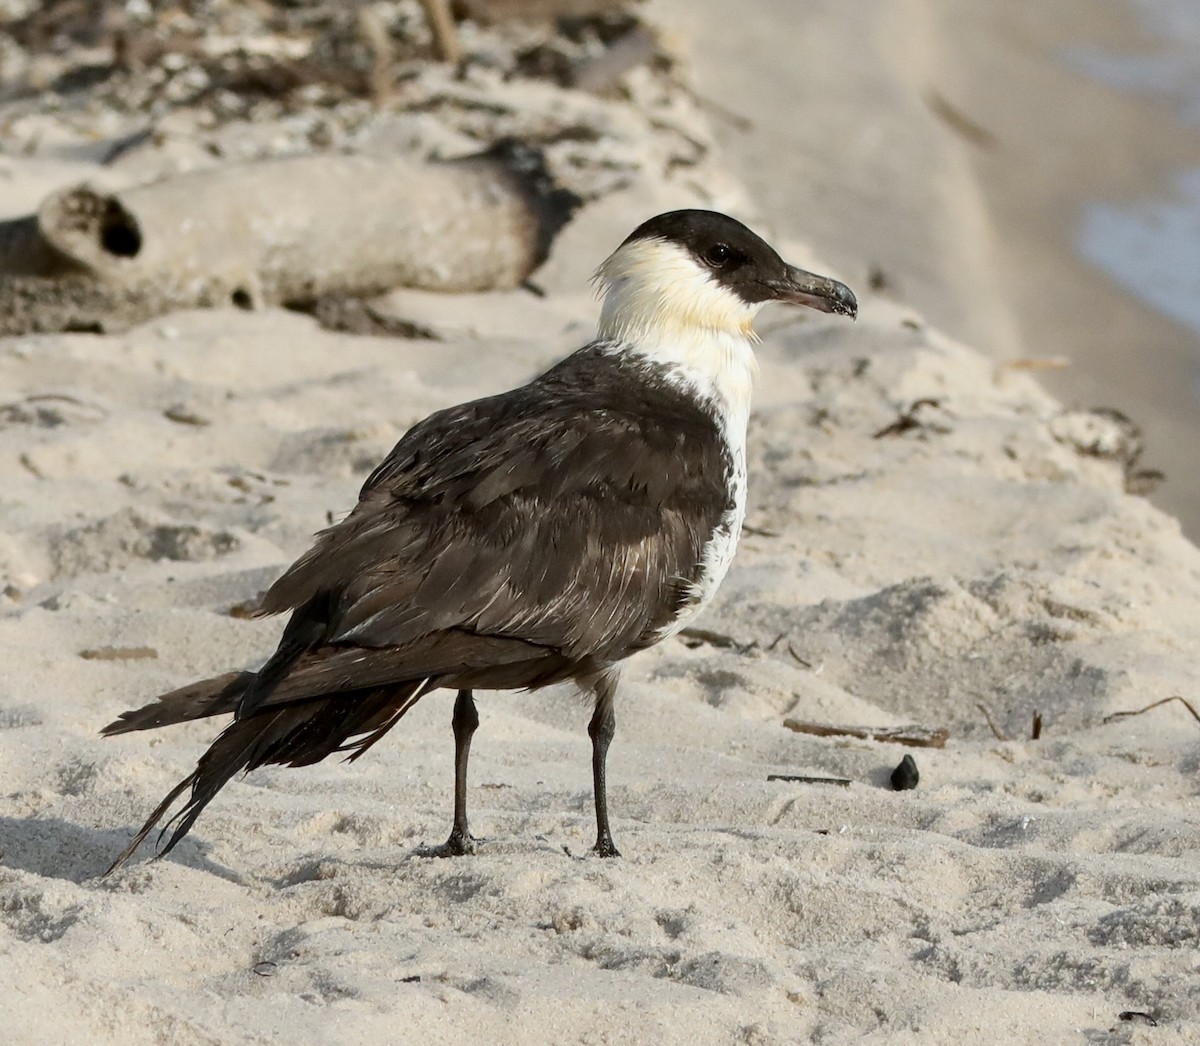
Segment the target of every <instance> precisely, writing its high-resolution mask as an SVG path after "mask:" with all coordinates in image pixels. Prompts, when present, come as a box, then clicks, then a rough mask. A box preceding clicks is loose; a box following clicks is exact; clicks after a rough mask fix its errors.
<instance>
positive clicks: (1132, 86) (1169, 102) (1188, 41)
mask: <svg viewBox="0 0 1200 1046" xmlns="http://www.w3.org/2000/svg"><path fill="white" fill-rule="evenodd" d="M1128 2H1129V5H1130V8H1131V9H1132V10H1133V11H1134V12H1135V14H1136V15H1137V16H1138V18H1139V19H1140V20H1141V22H1142V24H1143V26H1144V27H1145V29H1146V31H1147V32H1148V33H1149V34H1150V36H1151V37H1152V38H1153V39H1154V40H1155V45H1154V46H1153V47H1152V48H1151V49H1149V50H1146V49H1142V50H1141V51H1140V53H1126V52H1118V51H1112V50H1107V49H1104V48H1098V47H1082V46H1078V47H1070V48H1067V49H1066V50H1065V51H1064V58H1065V60H1066V61H1067V63H1068V64H1070V65H1071V66H1072V67H1073V68H1076V69H1079V70H1080V71H1082V72H1084V73H1086V74H1088V75H1090V76H1093V77H1095V78H1096V79H1097V80H1100V81H1102V82H1103V83H1106V84H1109V85H1110V86H1113V87H1117V88H1120V89H1122V90H1127V91H1132V92H1137V93H1139V94H1141V95H1143V96H1149V97H1152V98H1154V99H1156V100H1158V101H1159V103H1160V104H1161V106H1162V113H1163V120H1164V122H1167V123H1170V124H1173V125H1175V129H1176V131H1177V133H1179V134H1181V135H1196V136H1198V137H1200V0H1128ZM1171 183H1172V187H1171V190H1170V191H1169V192H1168V193H1165V194H1156V195H1154V196H1148V197H1143V198H1141V199H1134V200H1132V201H1129V200H1126V201H1122V202H1119V203H1114V202H1111V201H1092V202H1090V203H1087V204H1085V205H1084V207H1083V209H1082V214H1081V217H1080V221H1079V226H1078V231H1077V235H1076V249H1077V250H1078V252H1079V254H1080V255H1081V256H1082V257H1083V258H1084V259H1085V260H1086V261H1088V262H1089V263H1090V264H1092V265H1095V266H1096V267H1097V268H1100V269H1102V270H1103V271H1104V272H1106V273H1107V274H1108V275H1109V276H1110V277H1111V278H1112V279H1113V280H1115V281H1116V282H1117V283H1118V284H1120V285H1121V286H1122V287H1124V288H1125V289H1126V290H1128V291H1129V292H1130V293H1132V294H1134V295H1136V296H1137V297H1138V298H1139V299H1141V300H1142V301H1143V302H1145V303H1147V304H1148V305H1150V306H1152V307H1153V308H1155V309H1157V310H1158V311H1159V312H1161V313H1163V314H1164V315H1166V316H1169V317H1170V318H1171V319H1173V320H1175V321H1176V322H1177V323H1181V324H1184V325H1186V326H1187V327H1188V328H1190V329H1191V330H1194V331H1196V332H1197V333H1198V334H1200V169H1192V170H1181V171H1178V172H1176V173H1175V174H1174V176H1173V177H1172V179H1171ZM1198 353H1200V346H1198Z"/></svg>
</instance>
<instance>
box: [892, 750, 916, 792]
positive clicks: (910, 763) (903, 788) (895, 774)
mask: <svg viewBox="0 0 1200 1046" xmlns="http://www.w3.org/2000/svg"><path fill="white" fill-rule="evenodd" d="M920 780H921V774H920V772H919V771H918V770H917V761H916V760H915V759H913V757H912V756H911V755H906V756H905V757H904V758H903V759H901V760H900V765H899V766H898V767H896V769H895V770H893V771H892V787H893V788H894V789H895V790H896V791H897V792H907V791H908V790H909V789H910V788H916V787H917V782H918V781H920Z"/></svg>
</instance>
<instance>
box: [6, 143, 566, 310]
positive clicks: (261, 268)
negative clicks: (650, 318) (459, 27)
mask: <svg viewBox="0 0 1200 1046" xmlns="http://www.w3.org/2000/svg"><path fill="white" fill-rule="evenodd" d="M579 203H580V200H579V198H578V197H577V196H575V195H574V194H573V193H571V192H569V191H568V190H565V189H560V188H558V187H556V186H555V185H554V183H553V181H552V179H551V178H550V176H549V175H548V174H547V172H546V169H545V166H544V164H543V161H542V155H541V153H540V152H538V151H537V150H536V149H533V148H532V147H529V146H526V145H524V144H522V143H519V142H513V141H504V142H501V143H499V144H497V145H496V146H493V147H492V148H491V149H489V150H488V151H487V152H485V153H481V154H479V155H477V156H471V157H466V158H464V159H461V160H454V161H450V162H446V163H430V164H420V163H414V162H409V161H404V160H398V159H374V158H371V157H366V156H334V155H329V156H300V157H291V158H287V159H279V160H267V161H259V162H255V163H247V164H239V165H232V166H229V167H222V168H217V169H213V170H206V171H196V172H192V173H190V174H185V175H181V176H179V177H176V178H168V179H166V180H164V181H160V182H155V183H152V184H150V185H145V186H141V187H139V188H135V189H129V190H127V191H122V192H119V193H103V192H100V191H97V190H96V189H93V188H92V187H90V186H87V185H82V186H78V187H76V188H73V189H67V190H64V191H62V192H58V193H55V194H53V195H51V196H50V197H48V198H47V199H46V200H45V201H44V202H43V203H42V205H41V206H40V207H39V209H38V211H37V213H36V214H33V215H28V216H26V217H23V218H19V219H16V220H14V221H9V222H0V334H21V333H25V332H28V331H51V330H95V331H101V330H103V331H107V330H120V329H123V328H126V327H129V326H131V325H132V324H135V323H138V322H141V321H143V320H145V319H148V318H150V317H152V316H155V315H158V314H160V313H163V312H166V311H169V310H171V309H177V308H196V307H206V306H219V305H229V304H233V305H236V306H239V307H242V308H257V307H259V306H262V305H272V304H281V305H289V306H296V307H306V306H308V305H311V304H312V303H313V302H315V301H316V300H318V299H320V298H321V297H323V296H327V295H352V296H365V295H372V294H379V293H382V292H384V291H386V290H389V289H391V288H393V287H398V286H404V287H417V288H421V289H424V290H435V291H447V292H456V291H459V292H461V291H486V290H501V289H511V288H513V287H517V286H519V285H520V284H521V283H522V281H524V280H525V279H526V277H528V276H529V274H530V273H531V272H533V270H534V269H536V268H537V267H538V265H540V264H541V263H542V262H543V261H544V260H545V259H546V256H547V254H548V253H549V249H550V244H551V243H552V242H553V239H554V237H555V235H556V234H557V233H558V231H559V230H560V229H561V228H562V226H563V225H564V224H565V223H566V222H567V221H568V220H569V219H570V216H571V214H572V213H573V212H574V210H575V208H576V207H577V206H578V205H579Z"/></svg>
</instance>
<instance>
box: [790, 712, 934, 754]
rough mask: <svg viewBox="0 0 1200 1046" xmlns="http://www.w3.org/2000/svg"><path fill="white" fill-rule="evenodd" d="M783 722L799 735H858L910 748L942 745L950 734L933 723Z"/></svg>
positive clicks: (869, 739)
mask: <svg viewBox="0 0 1200 1046" xmlns="http://www.w3.org/2000/svg"><path fill="white" fill-rule="evenodd" d="M783 725H784V726H786V727H787V728H788V729H789V730H795V731H796V733H798V734H812V735H813V736H815V737H858V738H862V739H863V740H865V741H886V742H888V743H890V744H897V745H908V746H909V747H910V748H941V747H943V746H944V745H945V743H946V741H947V740H948V739H949V737H950V731H949V730H947V729H946V728H945V727H935V726H915V725H914V726H879V727H871V726H835V725H833V724H832V723H806V722H803V721H801V720H799V719H785V720H784V721H783Z"/></svg>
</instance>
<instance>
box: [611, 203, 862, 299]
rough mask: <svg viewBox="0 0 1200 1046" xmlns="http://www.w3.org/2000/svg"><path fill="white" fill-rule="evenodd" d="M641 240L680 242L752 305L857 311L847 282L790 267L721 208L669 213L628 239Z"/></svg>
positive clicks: (713, 273) (710, 271) (634, 231)
mask: <svg viewBox="0 0 1200 1046" xmlns="http://www.w3.org/2000/svg"><path fill="white" fill-rule="evenodd" d="M636 240H662V241H664V242H666V243H674V244H678V245H679V246H680V247H682V248H684V249H685V250H686V251H688V253H689V254H691V256H692V257H693V258H694V259H695V261H696V263H697V264H698V265H700V266H702V267H703V268H705V269H707V270H708V272H709V274H710V275H711V278H712V279H713V280H714V281H715V282H716V283H719V284H720V285H721V286H722V287H725V288H727V289H728V290H730V291H732V292H733V293H734V294H736V295H737V296H738V297H739V298H741V299H742V301H744V302H746V303H747V304H752V305H753V304H759V303H762V302H768V301H782V302H791V303H793V304H796V305H807V306H809V307H810V308H813V309H819V310H821V311H822V312H835V313H839V314H841V315H844V316H855V315H857V314H858V302H857V301H856V299H855V297H854V294H853V292H852V291H851V290H850V288H849V287H847V286H846V285H845V284H843V283H838V282H837V281H836V280H831V279H829V278H828V277H825V276H816V275H814V274H813V273H811V272H805V271H804V270H803V269H798V268H796V267H795V266H794V265H788V263H787V262H785V261H784V260H783V259H782V258H781V257H779V255H778V254H777V253H776V251H775V249H774V248H773V247H772V246H771V245H770V244H769V243H767V242H766V240H764V239H763V238H762V237H761V236H759V235H758V234H757V233H754V232H752V231H751V230H750V229H748V228H746V226H744V225H743V224H742V223H741V222H739V221H737V220H736V219H734V218H730V217H729V215H727V214H721V213H720V212H719V211H702V210H684V211H668V212H667V213H666V214H660V215H658V216H657V217H654V218H651V219H650V220H649V221H646V222H643V223H642V224H641V225H639V226H638V227H637V228H636V229H634V230H633V232H631V233H630V234H629V236H627V237H626V239H625V243H633V242H634V241H636ZM622 246H624V244H622Z"/></svg>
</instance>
